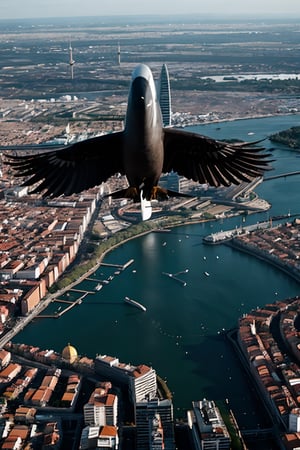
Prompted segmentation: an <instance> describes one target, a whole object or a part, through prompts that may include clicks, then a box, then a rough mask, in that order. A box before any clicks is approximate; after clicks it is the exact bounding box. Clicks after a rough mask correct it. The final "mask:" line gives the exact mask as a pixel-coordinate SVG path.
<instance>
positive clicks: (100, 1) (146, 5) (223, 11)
mask: <svg viewBox="0 0 300 450" xmlns="http://www.w3.org/2000/svg"><path fill="white" fill-rule="evenodd" d="M170 13H171V14H191V13H193V14H204V15H206V14H213V15H215V16H220V15H224V16H228V15H234V16H239V15H248V16H252V17H253V16H262V15H265V16H269V15H272V16H274V15H277V16H279V17H280V16H284V17H287V16H288V15H290V16H292V17H293V18H297V16H299V20H300V1H299V0H0V18H1V19H19V18H20V19H21V18H35V17H37V18H40V17H72V16H110V15H132V14H135V15H142V14H146V15H149V14H158V15H160V14H170Z"/></svg>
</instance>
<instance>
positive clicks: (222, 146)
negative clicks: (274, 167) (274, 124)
mask: <svg viewBox="0 0 300 450" xmlns="http://www.w3.org/2000/svg"><path fill="white" fill-rule="evenodd" d="M254 144H257V143H255V142H254V143H247V142H244V143H238V144H232V143H226V142H221V141H216V140H214V139H212V138H209V137H206V136H203V135H200V134H196V133H190V132H186V131H182V130H177V129H174V128H164V165H163V172H164V173H168V172H171V171H172V170H173V171H174V172H177V173H178V174H179V175H183V176H184V177H186V178H189V179H192V180H194V181H198V182H199V183H208V184H210V185H211V186H221V185H223V186H229V185H231V184H239V183H241V181H251V180H252V179H253V178H255V177H258V176H261V175H262V174H263V173H264V171H265V170H270V169H271V167H270V166H269V163H270V162H271V160H268V157H269V156H270V154H267V153H261V152H262V151H263V150H264V148H262V147H255V146H254Z"/></svg>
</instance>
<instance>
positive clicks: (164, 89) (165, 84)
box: [158, 64, 171, 127]
mask: <svg viewBox="0 0 300 450" xmlns="http://www.w3.org/2000/svg"><path fill="white" fill-rule="evenodd" d="M158 92H159V94H158V95H159V104H160V109H161V114H162V121H163V125H164V127H168V126H170V125H171V91H170V80H169V72H168V68H167V66H166V64H163V66H162V68H161V73H160V79H159V91H158Z"/></svg>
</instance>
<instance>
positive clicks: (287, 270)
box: [223, 238, 300, 284]
mask: <svg viewBox="0 0 300 450" xmlns="http://www.w3.org/2000/svg"><path fill="white" fill-rule="evenodd" d="M223 244H224V245H227V246H228V247H231V248H233V249H235V250H238V251H241V252H244V253H247V254H248V255H251V256H254V257H255V258H257V259H260V260H262V261H265V262H266V263H268V264H271V265H272V266H274V267H276V268H277V269H280V270H281V271H282V272H284V273H285V274H286V275H288V276H290V277H291V278H293V279H294V280H295V281H297V282H298V283H299V284H300V273H294V272H293V270H292V268H288V267H286V266H285V264H284V263H281V262H280V260H279V259H278V258H277V259H274V257H273V258H272V257H268V256H267V255H265V254H262V253H261V252H259V249H254V248H250V247H248V246H245V245H242V244H240V243H239V241H238V240H237V239H236V238H233V239H230V240H227V241H226V242H223Z"/></svg>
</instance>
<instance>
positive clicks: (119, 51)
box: [117, 42, 121, 66]
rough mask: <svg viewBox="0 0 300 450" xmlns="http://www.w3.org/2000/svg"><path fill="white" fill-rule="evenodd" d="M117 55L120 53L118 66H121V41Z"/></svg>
mask: <svg viewBox="0 0 300 450" xmlns="http://www.w3.org/2000/svg"><path fill="white" fill-rule="evenodd" d="M117 55H118V66H120V65H121V47H120V42H118V52H117Z"/></svg>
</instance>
